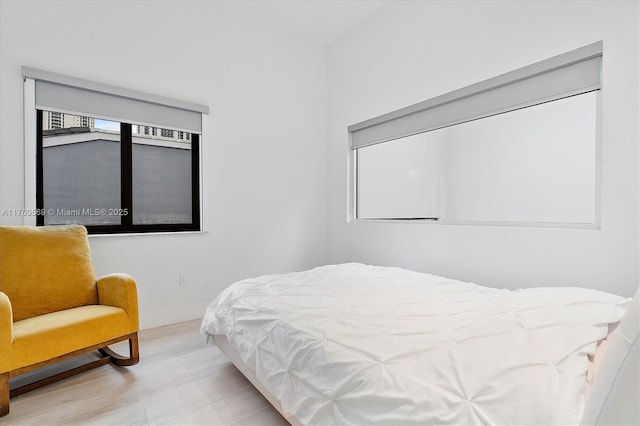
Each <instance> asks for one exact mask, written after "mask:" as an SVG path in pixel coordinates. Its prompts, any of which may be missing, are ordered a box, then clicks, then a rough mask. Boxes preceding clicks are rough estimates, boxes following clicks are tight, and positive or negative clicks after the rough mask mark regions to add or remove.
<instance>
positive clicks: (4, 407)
mask: <svg viewBox="0 0 640 426" xmlns="http://www.w3.org/2000/svg"><path fill="white" fill-rule="evenodd" d="M7 414H9V373H2V374H0V417H4V416H6V415H7Z"/></svg>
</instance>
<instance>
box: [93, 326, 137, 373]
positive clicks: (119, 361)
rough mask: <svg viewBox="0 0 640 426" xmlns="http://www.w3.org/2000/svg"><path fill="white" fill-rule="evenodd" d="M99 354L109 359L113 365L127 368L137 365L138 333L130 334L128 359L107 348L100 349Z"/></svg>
mask: <svg viewBox="0 0 640 426" xmlns="http://www.w3.org/2000/svg"><path fill="white" fill-rule="evenodd" d="M100 353H101V354H102V355H104V356H108V357H109V358H111V362H113V363H114V364H115V365H119V366H122V367H128V366H130V365H135V364H137V363H138V361H140V352H139V351H138V333H134V334H132V335H131V338H130V339H129V356H128V357H124V356H122V355H120V354H118V353H117V352H114V351H113V350H112V349H110V348H108V347H106V348H102V349H100Z"/></svg>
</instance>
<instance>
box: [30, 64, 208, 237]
mask: <svg viewBox="0 0 640 426" xmlns="http://www.w3.org/2000/svg"><path fill="white" fill-rule="evenodd" d="M23 74H24V75H25V77H27V79H26V80H25V84H28V80H29V79H32V81H31V83H30V84H31V85H32V86H31V87H33V89H35V90H34V92H35V107H36V113H35V117H36V127H37V129H36V132H35V139H36V141H35V142H36V148H35V154H36V155H35V156H36V167H35V175H36V185H35V186H36V189H35V199H36V200H35V207H36V208H35V211H37V212H38V214H37V216H36V224H37V225H59V224H70V223H79V224H83V225H85V226H87V229H88V230H89V232H90V233H103V234H104V233H142V232H177V231H197V230H200V229H201V219H200V217H201V203H200V198H201V197H200V132H201V130H200V129H201V114H202V113H206V112H208V109H207V108H206V107H204V106H199V105H195V104H188V103H183V102H180V101H173V100H168V99H166V98H160V97H156V96H153V95H146V94H141V93H138V92H132V91H128V90H126V89H120V88H115V87H111V86H104V85H100V84H98V83H92V82H87V81H85V80H78V79H75V78H71V77H66V76H61V75H58V74H52V73H48V72H45V71H40V70H34V69H31V68H23ZM70 83H72V84H70ZM52 122H55V124H56V125H51V123H52ZM25 129H26V128H25ZM179 132H181V134H183V135H184V137H183V138H177V137H176V136H177V135H178V133H179ZM25 134H27V131H25ZM25 138H26V136H25Z"/></svg>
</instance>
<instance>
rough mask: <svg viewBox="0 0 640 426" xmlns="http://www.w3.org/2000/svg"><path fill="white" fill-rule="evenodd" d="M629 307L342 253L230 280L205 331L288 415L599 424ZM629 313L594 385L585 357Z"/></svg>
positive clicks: (610, 298)
mask: <svg viewBox="0 0 640 426" xmlns="http://www.w3.org/2000/svg"><path fill="white" fill-rule="evenodd" d="M634 304H635V305H637V304H638V303H637V300H635V299H634V301H632V300H631V299H629V298H623V297H620V296H616V295H613V294H609V293H605V292H601V291H597V290H591V289H584V288H577V287H572V288H560V287H558V288H530V289H521V290H505V289H495V288H490V287H484V286H479V285H475V284H472V283H465V282H460V281H455V280H451V279H447V278H443V277H439V276H435V275H430V274H425V273H418V272H413V271H409V270H405V269H400V268H390V267H378V266H371V265H363V264H359V263H347V264H340V265H328V266H322V267H318V268H314V269H311V270H308V271H302V272H295V273H289V274H279V275H266V276H262V277H257V278H251V279H246V280H242V281H239V282H236V283H234V284H233V285H231V286H230V287H228V288H227V289H225V290H224V291H223V292H221V293H220V294H219V295H218V297H216V299H215V300H214V301H213V302H211V304H210V305H209V306H208V308H207V310H206V313H205V316H204V318H203V321H202V326H201V331H202V334H203V335H204V336H205V337H206V340H207V342H208V343H212V344H215V345H217V346H218V347H219V348H220V349H221V350H222V351H223V352H224V353H225V354H226V355H227V356H228V357H229V358H230V359H231V361H232V362H233V363H234V364H235V365H236V366H237V367H238V368H239V369H240V371H241V372H242V373H243V374H244V375H245V376H247V378H248V379H249V380H250V381H251V382H252V383H253V384H254V385H255V386H256V387H257V388H258V389H259V390H260V391H261V392H262V393H263V395H265V397H267V399H268V400H269V401H270V402H271V403H272V404H273V405H274V407H276V408H277V409H278V410H279V411H280V413H281V414H282V415H283V416H284V417H285V418H286V419H287V420H288V421H289V422H290V423H292V424H305V425H307V424H367V425H368V424H396V425H398V424H402V425H405V424H416V425H418V424H419V425H426V424H455V425H462V424H512V425H515V424H518V425H525V424H531V425H540V424H549V425H550V424H579V423H580V422H581V420H582V421H583V422H584V421H585V416H586V415H587V414H588V415H589V416H591V417H590V418H589V419H587V422H586V423H597V422H598V419H600V417H601V415H602V411H603V409H602V407H604V405H605V402H606V400H607V398H609V397H610V395H611V392H610V389H611V387H612V386H613V383H614V382H615V381H616V380H617V378H618V377H619V373H620V365H622V364H624V363H625V362H626V363H627V364H630V365H627V367H628V368H631V369H632V370H633V368H636V370H635V371H636V374H637V366H634V365H633V364H634V361H633V359H632V358H631V361H630V358H629V353H630V352H631V350H632V349H631V348H632V347H635V356H636V357H637V322H638V319H637V310H638V309H637V306H635V305H634ZM630 306H635V308H634V309H629V307H630ZM631 310H634V311H635V315H636V317H635V320H633V319H632V320H626V319H625V321H626V322H627V323H629V322H630V323H632V324H631V328H633V327H634V324H633V322H635V333H636V337H635V340H634V338H633V337H632V338H631V339H629V338H628V337H627V336H623V338H622V341H623V342H622V343H618V342H613V343H611V345H610V346H613V347H614V349H607V351H606V352H605V353H607V352H612V355H611V357H614V355H615V357H616V360H617V361H616V363H615V365H614V363H613V361H611V362H609V361H607V358H605V361H607V362H608V364H607V362H605V364H606V365H603V366H602V367H601V369H603V370H606V371H607V373H606V374H605V373H603V374H604V375H605V376H607V379H606V380H604V379H603V380H602V382H603V383H604V384H603V385H602V386H603V387H602V389H601V390H599V391H598V392H592V391H593V389H592V387H593V386H595V384H598V383H597V382H598V380H597V379H598V375H599V374H600V373H599V372H595V378H596V380H595V384H594V385H593V386H592V385H591V384H590V383H589V382H590V381H591V379H592V378H593V375H594V371H593V369H594V366H595V365H597V363H596V362H594V361H598V359H599V358H601V357H600V355H599V353H600V352H602V350H603V349H604V348H606V347H607V346H606V343H607V342H608V340H610V339H611V337H613V336H615V335H616V333H618V334H620V329H621V328H625V327H627V326H625V327H621V326H618V324H619V323H620V321H621V320H622V319H623V317H624V316H625V313H626V312H627V311H631ZM613 330H617V331H613ZM612 331H613V332H612ZM633 332H634V331H633V330H632V331H631V333H633ZM627 334H629V333H627ZM608 336H609V337H608ZM605 339H607V340H605ZM634 342H635V343H634ZM634 345H635V346H634ZM635 363H636V364H637V361H635ZM588 375H589V379H590V380H589V381H588V380H587V376H588ZM627 381H628V380H627ZM605 382H606V383H605ZM635 385H636V387H635V388H633V386H634V381H633V380H632V381H631V388H630V389H631V390H630V391H629V390H627V391H626V392H631V393H632V395H631V398H633V397H634V395H633V392H636V395H635V397H636V398H637V380H636V381H635ZM590 393H596V394H597V395H598V397H597V398H598V401H596V402H592V401H587V400H588V398H589V397H590ZM628 397H629V395H626V396H625V398H628ZM632 400H633V399H632ZM636 407H637V406H636ZM614 411H615V410H614ZM635 411H637V408H636V409H635ZM618 415H619V413H618ZM631 415H633V413H632V414H631ZM625 418H626V417H625ZM600 420H601V419H600Z"/></svg>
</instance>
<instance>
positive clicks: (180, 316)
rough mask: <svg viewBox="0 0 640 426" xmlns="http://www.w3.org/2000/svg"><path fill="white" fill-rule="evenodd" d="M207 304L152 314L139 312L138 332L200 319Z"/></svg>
mask: <svg viewBox="0 0 640 426" xmlns="http://www.w3.org/2000/svg"><path fill="white" fill-rule="evenodd" d="M207 305H208V303H204V304H200V303H199V304H196V305H189V306H180V307H177V308H173V309H166V310H163V311H154V312H140V330H147V329H149V328H156V327H162V326H164V325H170V324H175V323H178V322H184V321H190V320H195V319H201V318H202V317H203V316H204V312H205V309H206V308H207Z"/></svg>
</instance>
